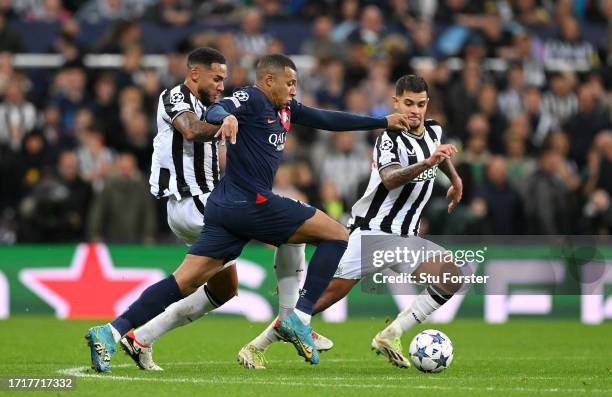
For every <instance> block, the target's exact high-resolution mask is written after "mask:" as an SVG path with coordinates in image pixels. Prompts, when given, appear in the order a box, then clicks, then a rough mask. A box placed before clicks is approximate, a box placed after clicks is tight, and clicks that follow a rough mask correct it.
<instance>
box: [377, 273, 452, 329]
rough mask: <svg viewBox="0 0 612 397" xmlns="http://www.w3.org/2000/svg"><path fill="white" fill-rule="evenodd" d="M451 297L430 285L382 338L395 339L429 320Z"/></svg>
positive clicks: (390, 325) (399, 315)
mask: <svg viewBox="0 0 612 397" xmlns="http://www.w3.org/2000/svg"><path fill="white" fill-rule="evenodd" d="M450 298H451V297H450V296H447V295H445V294H443V293H442V292H441V291H440V290H439V289H437V288H435V287H434V286H431V285H429V286H428V287H427V289H426V290H425V291H423V292H421V294H420V295H419V296H417V297H416V299H415V300H414V301H413V302H412V305H410V307H409V308H408V309H406V310H404V311H403V312H401V313H400V314H398V315H397V318H396V319H395V320H393V321H392V322H391V324H389V326H388V327H387V328H385V329H384V330H382V332H381V336H382V337H384V338H389V339H395V338H398V337H400V336H402V334H403V333H404V332H406V331H408V330H409V329H410V328H412V327H414V326H415V325H417V324H420V323H422V322H423V321H425V320H427V318H429V316H430V315H431V313H433V312H434V311H435V310H436V309H438V308H439V307H440V306H442V305H443V304H444V303H446V302H447V301H448V300H449V299H450Z"/></svg>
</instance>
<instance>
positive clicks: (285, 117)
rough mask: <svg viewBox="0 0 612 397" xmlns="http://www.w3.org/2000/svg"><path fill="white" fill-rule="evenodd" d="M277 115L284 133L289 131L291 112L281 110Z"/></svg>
mask: <svg viewBox="0 0 612 397" xmlns="http://www.w3.org/2000/svg"><path fill="white" fill-rule="evenodd" d="M278 115H279V117H280V120H281V124H282V125H283V128H284V129H285V131H289V127H291V110H290V109H288V108H283V109H281V110H280V111H279V112H278Z"/></svg>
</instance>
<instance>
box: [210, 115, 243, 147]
mask: <svg viewBox="0 0 612 397" xmlns="http://www.w3.org/2000/svg"><path fill="white" fill-rule="evenodd" d="M237 134H238V119H237V118H236V116H234V115H230V116H227V117H226V118H224V119H223V124H221V127H219V131H217V133H216V134H215V138H219V139H220V140H221V144H223V142H225V140H226V139H229V140H230V142H231V143H232V145H233V144H235V143H236V135H237Z"/></svg>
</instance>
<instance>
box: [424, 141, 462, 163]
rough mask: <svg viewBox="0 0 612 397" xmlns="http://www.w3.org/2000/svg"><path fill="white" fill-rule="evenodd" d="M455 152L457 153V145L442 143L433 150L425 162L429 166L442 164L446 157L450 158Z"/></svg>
mask: <svg viewBox="0 0 612 397" xmlns="http://www.w3.org/2000/svg"><path fill="white" fill-rule="evenodd" d="M455 153H457V148H456V147H455V145H451V144H443V145H440V146H438V147H437V148H436V151H435V152H433V154H432V155H431V156H429V157H428V158H427V159H425V164H426V165H427V166H429V167H433V166H435V165H438V164H440V163H441V162H443V161H444V160H446V159H450V158H451V157H452V156H453V154H455Z"/></svg>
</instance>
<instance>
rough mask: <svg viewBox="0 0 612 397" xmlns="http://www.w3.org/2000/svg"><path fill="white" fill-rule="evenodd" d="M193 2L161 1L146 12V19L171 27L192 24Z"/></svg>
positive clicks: (186, 0) (179, 0)
mask: <svg viewBox="0 0 612 397" xmlns="http://www.w3.org/2000/svg"><path fill="white" fill-rule="evenodd" d="M193 8H194V7H193V3H192V1H191V0H159V1H158V2H157V4H152V5H151V6H150V7H149V8H148V9H147V10H146V12H145V14H144V18H145V19H149V20H151V21H155V22H157V23H162V24H167V25H170V26H177V27H178V26H183V25H187V24H188V23H190V22H191V18H192V11H193Z"/></svg>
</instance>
